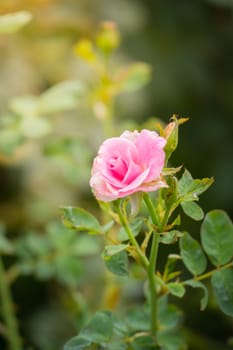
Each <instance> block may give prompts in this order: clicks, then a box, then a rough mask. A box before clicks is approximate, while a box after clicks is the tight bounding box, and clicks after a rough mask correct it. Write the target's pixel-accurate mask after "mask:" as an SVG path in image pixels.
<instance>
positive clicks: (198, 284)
mask: <svg viewBox="0 0 233 350" xmlns="http://www.w3.org/2000/svg"><path fill="white" fill-rule="evenodd" d="M184 284H185V285H186V286H190V287H193V288H201V289H202V290H203V291H204V295H203V297H202V299H201V310H204V309H205V308H206V306H207V304H208V289H207V288H206V286H205V285H204V284H203V283H201V282H200V281H195V280H188V281H185V282H184Z"/></svg>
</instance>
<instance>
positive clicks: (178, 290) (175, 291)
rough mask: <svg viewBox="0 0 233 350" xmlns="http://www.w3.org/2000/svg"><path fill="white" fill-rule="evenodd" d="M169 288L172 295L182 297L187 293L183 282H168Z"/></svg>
mask: <svg viewBox="0 0 233 350" xmlns="http://www.w3.org/2000/svg"><path fill="white" fill-rule="evenodd" d="M167 288H168V290H169V292H170V293H171V294H172V295H174V296H176V297H178V298H182V297H183V296H184V294H185V288H184V286H183V285H182V284H181V283H178V282H171V283H168V284H167Z"/></svg>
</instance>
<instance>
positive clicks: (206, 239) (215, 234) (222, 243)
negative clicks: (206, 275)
mask: <svg viewBox="0 0 233 350" xmlns="http://www.w3.org/2000/svg"><path fill="white" fill-rule="evenodd" d="M201 241H202V245H203V248H204V249H205V251H206V253H207V255H208V256H209V258H210V260H211V262H212V263H213V264H214V265H215V266H219V265H223V264H226V263H227V262H228V261H230V260H231V259H232V257H233V224H232V222H231V220H230V218H229V216H228V215H227V214H226V213H225V212H224V211H222V210H212V211H210V212H209V213H208V214H207V215H206V217H205V219H204V222H203V224H202V227H201Z"/></svg>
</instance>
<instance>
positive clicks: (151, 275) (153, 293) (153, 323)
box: [143, 193, 160, 336]
mask: <svg viewBox="0 0 233 350" xmlns="http://www.w3.org/2000/svg"><path fill="white" fill-rule="evenodd" d="M143 198H144V201H145V204H146V206H147V208H148V211H149V213H150V217H151V219H152V222H153V224H154V225H155V226H157V227H158V228H160V223H159V218H158V215H157V214H156V212H155V210H154V207H153V203H152V201H151V199H150V197H149V195H148V193H145V194H144V197H143ZM158 247H159V233H158V232H153V236H152V243H151V249H150V259H149V266H148V270H147V275H148V280H149V290H150V305H151V309H150V333H151V335H153V336H156V333H157V328H158V327H157V303H158V295H157V290H156V280H155V270H156V262H157V255H158Z"/></svg>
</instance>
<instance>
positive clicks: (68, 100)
mask: <svg viewBox="0 0 233 350" xmlns="http://www.w3.org/2000/svg"><path fill="white" fill-rule="evenodd" d="M83 95H84V87H83V85H82V84H81V83H80V82H79V81H65V82H61V83H59V84H57V85H54V86H53V87H51V88H50V89H48V90H47V91H45V92H44V93H43V94H41V95H40V97H39V101H38V112H39V113H40V114H43V115H47V114H52V113H57V112H62V111H66V110H69V109H73V108H75V107H76V106H77V105H78V102H79V101H80V98H81V97H83Z"/></svg>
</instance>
